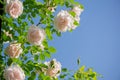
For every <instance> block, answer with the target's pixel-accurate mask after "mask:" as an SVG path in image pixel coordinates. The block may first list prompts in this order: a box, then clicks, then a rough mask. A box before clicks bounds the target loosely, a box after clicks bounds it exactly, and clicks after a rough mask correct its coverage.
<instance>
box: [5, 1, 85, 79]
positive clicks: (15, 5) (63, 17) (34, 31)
mask: <svg viewBox="0 0 120 80" xmlns="http://www.w3.org/2000/svg"><path fill="white" fill-rule="evenodd" d="M5 3H6V7H5V11H6V13H8V14H9V15H10V16H11V17H12V18H18V17H19V16H20V15H21V14H22V13H23V4H22V2H21V1H20V0H5ZM49 9H50V8H49ZM50 10H51V9H50ZM51 11H52V12H54V11H55V10H51ZM70 12H73V13H74V14H75V16H72V15H71V14H70ZM82 12H83V9H81V8H80V6H74V7H73V8H72V9H71V10H69V11H65V10H61V11H60V12H59V13H58V14H57V16H56V17H55V18H54V26H55V29H56V30H58V31H59V32H66V31H67V30H73V29H75V28H76V27H77V26H76V25H75V22H77V23H79V21H80V17H79V16H80V15H81V13H82ZM26 38H27V41H28V42H29V43H30V44H31V45H37V46H40V48H41V50H44V46H43V45H42V42H43V41H44V39H45V38H46V33H45V31H44V29H42V28H39V27H38V26H36V25H34V24H33V25H31V26H30V27H29V29H28V33H27V36H26ZM21 45H22V44H21V43H17V42H11V43H10V44H9V46H7V48H6V49H5V53H6V54H7V55H8V56H9V57H10V58H19V56H20V55H21V54H22V52H23V49H22V46H21ZM44 64H45V65H46V66H48V68H47V69H44V68H43V72H44V74H45V75H47V76H50V77H55V78H57V77H58V76H59V75H60V72H61V64H60V62H59V61H57V60H56V59H53V60H51V61H49V62H45V63H44ZM4 78H5V79H6V80H25V74H24V71H23V70H22V68H21V67H20V66H19V65H15V64H14V65H13V64H12V65H11V66H8V67H6V69H5V70H4Z"/></svg>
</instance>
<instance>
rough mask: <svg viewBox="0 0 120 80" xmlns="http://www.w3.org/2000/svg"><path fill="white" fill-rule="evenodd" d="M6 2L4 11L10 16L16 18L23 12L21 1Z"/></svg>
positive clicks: (11, 0)
mask: <svg viewBox="0 0 120 80" xmlns="http://www.w3.org/2000/svg"><path fill="white" fill-rule="evenodd" d="M8 2H9V3H8ZM8 2H7V3H8V4H7V5H6V12H7V13H9V14H10V16H11V17H12V18H18V16H20V15H21V14H22V12H23V4H22V2H20V1H19V0H10V1H8Z"/></svg>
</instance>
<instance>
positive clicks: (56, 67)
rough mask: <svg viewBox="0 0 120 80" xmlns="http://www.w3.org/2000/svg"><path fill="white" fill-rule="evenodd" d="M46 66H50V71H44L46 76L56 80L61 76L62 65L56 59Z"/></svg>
mask: <svg viewBox="0 0 120 80" xmlns="http://www.w3.org/2000/svg"><path fill="white" fill-rule="evenodd" d="M45 64H46V65H47V66H48V69H46V70H44V71H45V74H46V75H48V76H50V77H55V78H56V77H58V76H59V75H60V72H61V64H60V62H58V61H56V59H53V60H51V61H50V62H45Z"/></svg>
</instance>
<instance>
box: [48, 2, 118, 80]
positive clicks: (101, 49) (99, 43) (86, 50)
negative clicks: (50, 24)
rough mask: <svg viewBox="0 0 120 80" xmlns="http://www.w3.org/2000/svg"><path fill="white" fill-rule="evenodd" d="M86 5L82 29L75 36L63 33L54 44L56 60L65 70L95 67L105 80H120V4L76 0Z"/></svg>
mask: <svg viewBox="0 0 120 80" xmlns="http://www.w3.org/2000/svg"><path fill="white" fill-rule="evenodd" d="M76 1H79V2H81V3H82V4H83V5H84V8H85V10H84V12H83V14H82V15H81V21H80V23H81V25H80V27H78V28H77V29H76V30H74V31H73V32H72V33H70V32H66V33H63V35H62V37H55V39H54V40H53V41H50V45H53V46H55V47H56V49H57V53H56V54H54V55H53V57H52V58H56V59H57V60H59V61H60V62H61V64H62V66H63V67H67V68H69V69H74V70H75V69H77V68H78V67H77V64H76V60H77V58H78V57H80V59H81V65H86V66H87V67H93V68H94V70H95V71H97V72H98V73H100V74H102V75H103V76H104V78H101V79H99V80H120V0H76Z"/></svg>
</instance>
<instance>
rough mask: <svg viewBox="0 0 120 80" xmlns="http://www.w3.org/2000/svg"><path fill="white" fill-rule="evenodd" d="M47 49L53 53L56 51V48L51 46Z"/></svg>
mask: <svg viewBox="0 0 120 80" xmlns="http://www.w3.org/2000/svg"><path fill="white" fill-rule="evenodd" d="M48 51H50V52H51V53H55V52H56V49H55V48H54V47H52V46H51V47H49V48H48Z"/></svg>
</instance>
